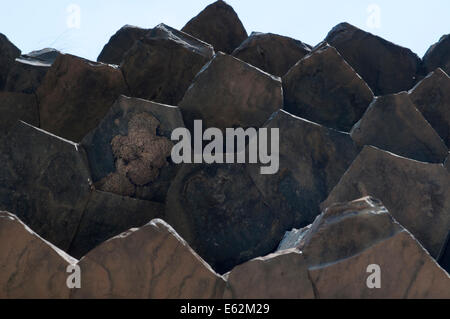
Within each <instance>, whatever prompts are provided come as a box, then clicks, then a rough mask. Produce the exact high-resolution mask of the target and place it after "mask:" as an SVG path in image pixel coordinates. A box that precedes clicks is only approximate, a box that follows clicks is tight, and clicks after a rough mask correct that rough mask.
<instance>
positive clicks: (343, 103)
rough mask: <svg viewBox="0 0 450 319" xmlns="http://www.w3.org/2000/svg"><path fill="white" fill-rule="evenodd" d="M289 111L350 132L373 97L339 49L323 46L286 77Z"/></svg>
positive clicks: (286, 104) (284, 80)
mask: <svg viewBox="0 0 450 319" xmlns="http://www.w3.org/2000/svg"><path fill="white" fill-rule="evenodd" d="M283 92H284V100H285V103H284V104H285V109H286V111H288V112H290V113H292V114H294V115H298V116H300V117H303V118H306V119H309V120H312V121H314V122H316V123H319V124H322V125H325V126H327V127H330V128H334V129H337V130H340V131H344V132H349V131H350V130H351V128H352V127H353V125H354V124H355V123H356V122H358V120H359V119H360V118H361V117H362V116H363V114H364V112H365V111H366V109H367V107H368V106H369V104H370V102H372V100H373V93H372V91H371V90H370V88H369V87H368V86H367V84H366V83H365V82H364V81H363V80H362V79H361V77H360V76H359V75H358V74H356V72H355V71H354V70H353V69H352V67H351V66H350V65H348V64H347V62H345V60H344V59H343V58H342V57H341V55H340V54H339V53H338V52H337V51H336V49H335V48H333V47H330V46H328V45H324V46H321V47H319V48H317V49H316V50H314V51H313V52H312V53H311V54H310V55H308V56H307V57H305V58H304V59H303V60H301V61H299V62H298V63H297V64H296V65H295V66H294V67H292V69H290V70H289V72H288V73H287V74H286V75H285V76H284V77H283Z"/></svg>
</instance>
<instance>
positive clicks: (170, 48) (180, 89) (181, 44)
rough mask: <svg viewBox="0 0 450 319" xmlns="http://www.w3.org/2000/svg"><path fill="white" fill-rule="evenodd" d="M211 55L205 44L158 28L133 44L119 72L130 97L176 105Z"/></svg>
mask: <svg viewBox="0 0 450 319" xmlns="http://www.w3.org/2000/svg"><path fill="white" fill-rule="evenodd" d="M213 55H214V49H213V48H212V47H211V46H210V45H209V44H207V43H204V42H202V41H200V40H197V39H195V38H193V37H191V36H190V35H188V34H186V33H184V32H181V31H178V30H175V29H173V28H171V27H169V26H166V25H164V24H160V25H158V26H157V27H155V28H154V29H151V30H150V31H149V32H148V33H147V34H146V35H145V37H143V38H141V39H140V40H138V41H136V42H135V43H134V45H133V46H132V48H131V49H129V50H128V51H127V53H126V54H125V56H124V58H123V62H122V65H121V68H122V71H123V74H124V76H125V79H126V81H127V83H128V85H129V86H130V91H131V94H132V95H133V96H134V97H139V98H143V99H147V100H150V101H155V102H159V103H165V104H170V105H178V102H180V100H181V99H182V98H183V95H184V93H185V92H186V90H187V89H188V87H189V85H190V84H191V82H192V80H193V79H194V77H195V75H196V74H197V73H198V72H199V71H200V69H201V68H202V67H203V66H204V65H205V64H206V63H207V62H208V61H209V60H210V59H211V57H212V56H213Z"/></svg>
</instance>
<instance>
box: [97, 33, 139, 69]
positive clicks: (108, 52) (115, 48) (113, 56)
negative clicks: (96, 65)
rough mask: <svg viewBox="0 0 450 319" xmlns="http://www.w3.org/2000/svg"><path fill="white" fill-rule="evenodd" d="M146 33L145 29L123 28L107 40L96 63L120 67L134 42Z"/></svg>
mask: <svg viewBox="0 0 450 319" xmlns="http://www.w3.org/2000/svg"><path fill="white" fill-rule="evenodd" d="M147 31H148V30H147V29H141V28H138V27H135V26H131V25H125V26H123V27H122V28H121V29H120V30H119V31H117V32H116V34H114V35H113V36H112V37H111V39H109V42H108V43H107V44H105V46H104V47H103V50H102V52H101V53H100V55H99V56H98V58H97V61H98V62H103V63H108V64H117V65H120V63H121V62H122V60H123V57H124V55H125V53H126V52H127V51H128V50H129V49H130V48H131V47H132V46H133V45H134V42H136V41H137V40H139V39H140V38H142V37H143V36H144V35H145V33H147Z"/></svg>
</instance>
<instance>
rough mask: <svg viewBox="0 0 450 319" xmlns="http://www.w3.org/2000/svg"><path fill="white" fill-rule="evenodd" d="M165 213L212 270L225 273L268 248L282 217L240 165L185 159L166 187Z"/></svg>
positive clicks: (278, 233) (272, 244)
mask: <svg viewBox="0 0 450 319" xmlns="http://www.w3.org/2000/svg"><path fill="white" fill-rule="evenodd" d="M286 214H287V213H286ZM165 218H166V219H167V221H168V222H169V223H170V224H171V225H172V226H173V227H174V228H175V230H176V231H177V232H178V233H179V234H180V235H181V236H182V237H183V238H185V239H186V241H187V242H188V243H189V244H190V245H191V247H192V248H193V249H194V250H195V251H196V252H197V253H198V254H199V255H200V256H202V258H204V259H205V260H206V261H207V262H208V263H209V264H210V265H211V266H212V267H213V268H214V269H215V270H216V271H218V272H219V273H225V272H227V271H229V270H230V269H231V268H233V267H234V266H236V265H238V264H241V263H242V262H245V261H247V260H250V259H252V258H255V257H258V256H261V255H265V254H268V253H270V252H271V251H273V250H274V249H275V248H276V247H277V244H278V241H279V238H280V236H281V234H282V231H283V230H282V229H280V227H281V225H282V221H281V220H282V219H283V218H286V216H285V213H284V212H283V211H280V212H276V211H273V210H272V209H271V208H270V207H269V206H268V205H267V204H266V202H265V201H264V198H263V197H262V196H261V194H260V192H259V190H258V189H257V188H256V187H255V185H254V184H253V182H252V180H251V178H250V176H248V174H247V173H246V172H245V167H244V165H239V164H213V165H206V164H201V165H200V164H199V165H195V164H191V165H189V164H185V165H183V166H182V168H181V169H180V171H179V173H178V174H177V177H176V178H175V180H174V181H173V183H172V185H171V187H170V189H169V192H168V195H167V201H166V217H165Z"/></svg>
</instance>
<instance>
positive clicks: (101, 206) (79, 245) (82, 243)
mask: <svg viewBox="0 0 450 319" xmlns="http://www.w3.org/2000/svg"><path fill="white" fill-rule="evenodd" d="M163 213H164V205H162V204H158V203H154V202H150V201H146V200H138V199H134V198H129V197H123V196H119V195H115V194H111V193H105V192H100V191H94V192H93V193H92V194H91V196H90V198H89V202H88V203H87V205H86V208H85V209H84V212H83V216H82V218H81V221H80V224H79V226H78V231H77V233H76V235H75V237H74V239H73V241H72V243H71V245H70V248H69V250H68V253H69V254H70V255H71V256H74V257H76V258H81V257H83V256H84V255H86V254H87V253H88V252H89V251H91V250H92V249H94V248H95V247H97V246H98V245H100V244H101V243H103V242H105V241H107V240H108V239H110V238H112V237H114V236H117V235H119V234H121V233H123V232H125V231H127V230H128V229H130V228H134V227H141V226H143V225H145V224H147V223H148V222H150V221H151V220H152V219H155V218H160V217H162V215H163Z"/></svg>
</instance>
